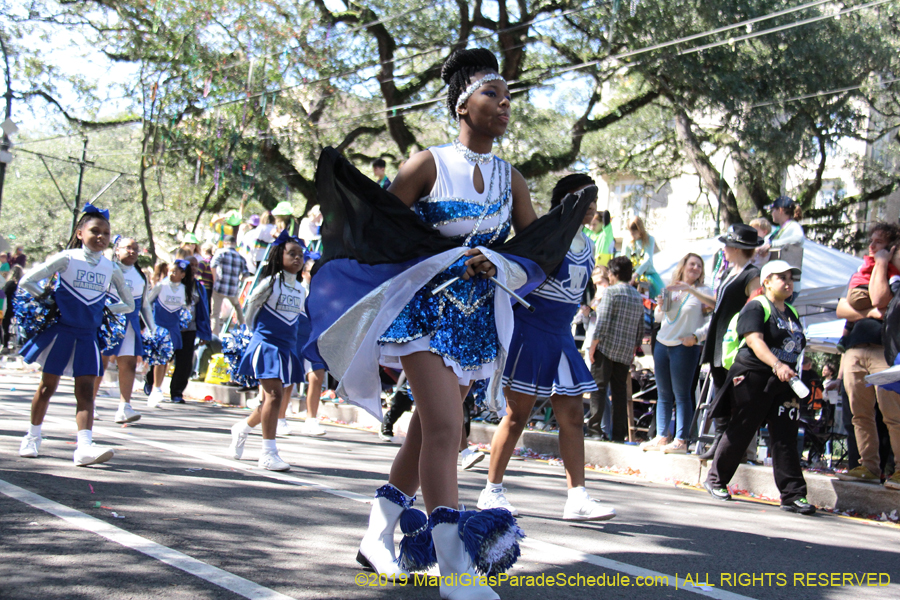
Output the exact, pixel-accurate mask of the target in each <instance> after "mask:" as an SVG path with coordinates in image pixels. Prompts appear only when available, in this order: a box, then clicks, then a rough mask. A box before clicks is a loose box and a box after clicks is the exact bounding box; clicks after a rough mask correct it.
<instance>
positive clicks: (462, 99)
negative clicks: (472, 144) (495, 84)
mask: <svg viewBox="0 0 900 600" xmlns="http://www.w3.org/2000/svg"><path fill="white" fill-rule="evenodd" d="M491 81H502V82H503V83H506V80H505V79H504V78H503V76H502V75H498V74H497V73H488V74H487V75H485V76H484V77H482V78H481V79H479V80H478V81H473V82H472V83H470V84H469V87H467V88H466V89H465V90H464V91H463V93H462V94H460V95H459V98H458V99H457V100H456V110H459V107H460V106H462V105H463V104H465V103H466V100H468V99H469V98H471V97H472V94H474V93H475V90H477V89H478V88H480V87H481V86H483V85H484V84H486V83H490V82H491ZM456 118H457V119H459V115H456Z"/></svg>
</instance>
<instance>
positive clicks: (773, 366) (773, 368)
mask: <svg viewBox="0 0 900 600" xmlns="http://www.w3.org/2000/svg"><path fill="white" fill-rule="evenodd" d="M780 364H781V361H780V360H776V361H775V364H773V365H772V372H773V373H775V374H776V375H778V365H780Z"/></svg>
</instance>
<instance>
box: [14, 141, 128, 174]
mask: <svg viewBox="0 0 900 600" xmlns="http://www.w3.org/2000/svg"><path fill="white" fill-rule="evenodd" d="M16 151H17V152H24V153H26V154H32V155H34V156H38V157H42V158H49V159H50V160H57V161H59V162H64V163H69V164H73V165H80V164H81V161H79V160H78V159H74V158H60V157H59V156H51V155H49V154H43V153H41V152H34V151H33V150H26V149H24V148H18V149H17V150H16ZM88 166H89V167H90V168H92V169H98V170H100V171H107V172H109V173H118V174H119V175H124V176H126V177H137V176H138V175H137V173H126V172H124V171H117V170H115V169H109V168H107V167H101V166H98V165H95V164H90V165H88Z"/></svg>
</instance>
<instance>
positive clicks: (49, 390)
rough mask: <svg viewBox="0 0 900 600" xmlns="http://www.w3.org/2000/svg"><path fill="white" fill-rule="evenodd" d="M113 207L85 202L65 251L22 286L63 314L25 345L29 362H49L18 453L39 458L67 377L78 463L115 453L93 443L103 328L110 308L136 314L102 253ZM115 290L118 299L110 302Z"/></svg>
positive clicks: (93, 461) (44, 364)
mask: <svg viewBox="0 0 900 600" xmlns="http://www.w3.org/2000/svg"><path fill="white" fill-rule="evenodd" d="M109 238H110V225H109V211H107V210H100V209H98V208H96V207H94V206H92V205H91V204H90V203H88V204H86V205H85V207H84V210H83V211H82V215H81V218H80V219H79V220H78V223H76V225H75V229H74V231H73V232H72V237H71V238H70V239H69V243H68V244H67V245H66V249H65V250H63V251H62V252H59V253H58V254H54V255H53V256H50V257H49V258H47V260H46V261H45V262H43V263H41V264H39V265H35V266H34V267H33V268H32V269H31V270H30V271H28V272H27V273H26V274H25V275H24V276H23V277H22V280H21V281H20V282H19V286H20V287H21V288H23V289H24V290H26V291H27V292H28V293H29V294H31V295H32V296H33V297H34V298H35V299H38V301H39V302H43V303H45V305H46V304H55V305H56V307H57V309H58V311H59V319H58V320H57V321H56V322H55V323H54V324H52V325H50V326H49V327H47V328H46V329H45V330H44V331H42V332H40V333H38V334H37V335H36V336H34V337H33V338H32V339H30V340H29V341H28V342H27V343H26V344H25V346H24V347H23V348H22V357H23V358H24V360H25V362H26V363H34V362H36V363H38V364H40V365H41V367H42V373H41V383H40V385H39V386H38V389H37V391H36V392H35V393H34V398H33V399H32V401H31V425H30V426H29V428H28V433H27V434H26V435H25V437H24V438H23V439H22V443H21V446H20V447H19V456H24V457H28V458H36V457H37V456H38V454H39V452H40V448H41V424H42V423H43V422H44V417H45V416H46V414H47V408H48V407H49V405H50V398H51V397H52V396H53V393H54V392H55V391H56V388H57V386H59V378H60V377H62V376H63V375H65V376H71V377H74V378H75V402H76V408H75V423H76V424H77V426H78V433H77V434H76V435H77V439H76V446H75V455H74V457H73V459H74V462H75V465H76V466H79V467H83V466H87V465H93V464H97V463H103V462H106V461H108V460H109V459H111V458H112V457H113V456H114V455H115V451H114V450H113V449H112V448H107V447H103V446H97V445H95V444H94V442H93V431H92V430H93V426H94V381H95V380H96V378H97V377H99V376H101V375H102V374H103V364H102V362H101V359H100V346H99V345H98V331H99V330H100V326H101V324H102V322H103V310H104V308H106V309H108V310H109V311H110V312H111V313H113V314H122V313H130V312H131V311H133V310H134V300H133V299H132V297H131V292H130V291H129V289H128V286H127V285H126V283H125V278H124V277H123V275H122V271H120V270H119V268H118V267H116V266H115V265H114V264H113V262H112V261H111V260H109V259H108V258H106V257H105V256H103V251H104V250H106V248H107V247H109ZM54 276H56V278H57V280H58V284H57V286H56V288H55V289H53V290H52V292H49V293H47V292H45V288H44V286H43V285H42V283H41V282H42V281H44V280H50V278H52V277H54ZM111 289H112V290H114V291H115V293H116V295H117V296H118V297H119V298H120V301H119V302H116V303H113V304H109V305H106V304H105V301H106V296H107V293H108V292H109V291H110V290H111Z"/></svg>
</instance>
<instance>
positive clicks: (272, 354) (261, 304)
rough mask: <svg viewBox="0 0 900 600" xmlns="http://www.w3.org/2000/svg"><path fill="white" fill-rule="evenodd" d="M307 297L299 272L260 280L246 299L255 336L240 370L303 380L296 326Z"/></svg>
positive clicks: (287, 381)
mask: <svg viewBox="0 0 900 600" xmlns="http://www.w3.org/2000/svg"><path fill="white" fill-rule="evenodd" d="M305 301H306V290H305V289H304V288H303V286H302V285H300V283H299V282H298V281H297V276H296V275H292V274H290V273H284V272H283V273H281V274H280V275H276V276H274V277H267V278H265V279H263V280H262V281H261V282H259V284H258V285H257V287H256V289H255V290H254V291H253V294H251V296H250V299H249V300H248V302H247V314H246V317H247V322H248V323H252V324H253V337H251V338H250V343H249V344H247V348H246V349H245V350H244V353H243V355H242V357H241V363H240V365H239V366H238V373H240V374H241V375H248V376H250V377H253V378H255V379H280V380H281V382H282V383H283V384H284V385H285V386H288V385H291V384H292V383H300V382H301V381H303V375H304V372H303V363H302V362H301V361H300V358H299V356H298V354H297V330H298V328H299V322H300V316H301V314H303V313H304V309H303V305H304V302H305ZM308 335H309V334H307V336H308Z"/></svg>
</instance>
